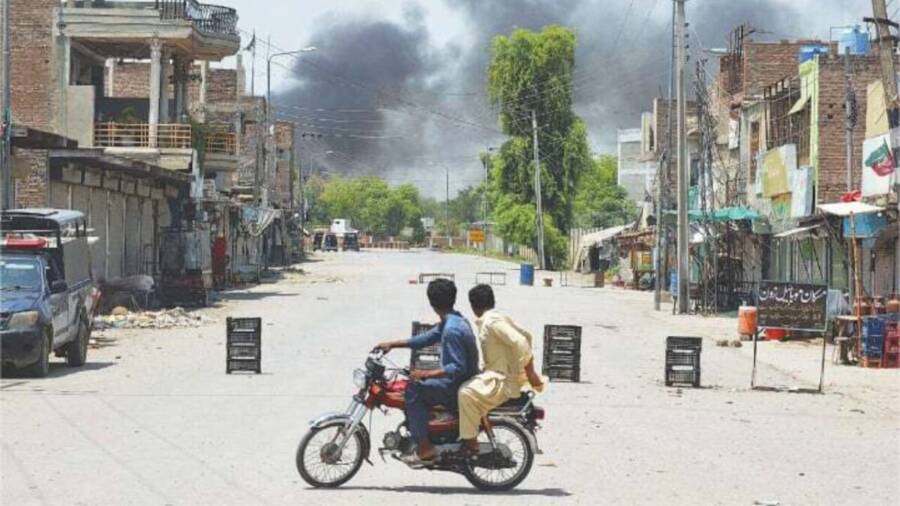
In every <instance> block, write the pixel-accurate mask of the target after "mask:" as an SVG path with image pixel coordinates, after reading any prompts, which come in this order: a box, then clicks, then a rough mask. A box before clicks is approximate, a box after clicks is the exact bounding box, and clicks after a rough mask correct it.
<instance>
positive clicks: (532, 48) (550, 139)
mask: <svg viewBox="0 0 900 506" xmlns="http://www.w3.org/2000/svg"><path fill="white" fill-rule="evenodd" d="M576 42H577V39H576V35H575V31H574V30H572V29H569V28H564V27H560V26H548V27H545V28H544V29H543V30H542V31H541V32H532V31H529V30H515V31H514V32H513V33H512V35H510V36H508V37H506V36H498V37H496V38H494V42H493V45H492V48H491V53H492V54H491V61H490V64H489V67H488V93H489V95H490V98H491V100H492V102H493V103H494V104H495V106H496V107H497V109H498V111H499V115H500V126H501V128H502V129H503V132H504V133H505V134H506V135H508V136H509V139H508V140H507V141H506V142H505V143H504V144H503V146H502V147H501V148H500V150H499V152H498V153H497V155H496V156H494V157H492V159H491V190H490V194H491V201H492V204H493V206H492V207H493V209H494V218H495V221H496V222H497V224H498V230H500V231H501V232H500V233H501V235H503V234H504V232H503V231H504V230H505V231H510V232H511V231H513V230H516V231H521V230H523V229H524V228H523V223H522V220H523V219H524V218H525V211H524V210H525V207H527V206H530V207H531V209H532V211H531V214H532V215H534V211H533V209H534V207H535V203H534V202H535V195H534V184H533V181H534V174H535V172H534V171H535V169H536V168H535V166H534V162H533V160H534V146H533V141H532V134H533V133H534V129H533V127H532V121H531V118H532V113H533V114H534V116H535V117H536V119H537V124H538V129H537V133H538V143H539V145H540V161H541V164H540V165H541V166H540V168H539V170H540V171H541V196H542V205H543V210H544V214H545V220H544V221H545V234H544V235H545V241H544V243H545V252H546V254H547V256H548V257H553V258H554V260H555V261H556V262H557V263H560V262H562V261H563V260H564V256H565V251H566V248H565V245H564V244H563V245H562V247H561V248H560V247H559V244H560V243H564V242H565V241H564V240H556V238H557V236H559V237H563V236H564V235H565V232H567V231H568V230H569V228H570V227H571V226H572V222H573V214H574V204H575V202H574V196H575V192H576V188H577V185H578V180H579V178H580V176H581V175H582V174H583V173H585V172H586V171H588V170H590V168H591V156H590V149H589V148H588V142H587V128H586V127H585V125H584V123H583V122H582V121H581V119H579V118H578V116H576V115H575V114H574V113H573V112H572V76H573V72H574V69H575V46H576ZM509 206H512V207H511V208H508V207H509ZM505 220H512V221H505ZM548 225H549V226H548ZM531 230H532V232H533V234H532V235H531V236H529V237H524V236H517V237H518V239H513V237H510V236H506V235H503V236H504V237H505V238H506V239H507V240H510V241H520V240H524V239H527V241H525V242H522V244H530V245H535V244H536V242H537V240H536V239H537V228H536V226H532V227H531Z"/></svg>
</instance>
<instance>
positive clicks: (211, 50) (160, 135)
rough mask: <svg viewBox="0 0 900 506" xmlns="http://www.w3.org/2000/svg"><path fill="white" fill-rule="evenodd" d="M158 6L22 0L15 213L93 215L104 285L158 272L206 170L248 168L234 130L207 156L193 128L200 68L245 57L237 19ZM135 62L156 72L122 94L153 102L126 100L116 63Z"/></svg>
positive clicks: (16, 1)
mask: <svg viewBox="0 0 900 506" xmlns="http://www.w3.org/2000/svg"><path fill="white" fill-rule="evenodd" d="M156 6H157V4H156V3H153V2H144V3H134V2H117V1H105V2H83V3H82V2H71V1H70V2H65V3H63V2H60V1H59V0H11V5H10V8H11V13H12V15H11V21H12V23H11V26H10V28H11V39H12V40H11V47H10V50H11V56H12V60H11V66H12V72H11V77H12V83H11V84H12V90H11V91H12V97H11V99H12V102H11V109H12V120H13V130H12V131H13V141H12V176H13V185H12V188H13V199H14V204H15V206H17V207H60V208H67V209H76V210H80V211H82V212H83V213H84V214H85V216H86V217H87V219H88V223H89V227H90V228H91V229H92V231H91V235H93V236H95V237H96V238H97V241H96V243H95V244H94V246H93V249H92V262H93V271H94V275H95V277H115V276H123V275H130V274H136V273H151V274H152V273H154V272H155V259H156V258H157V255H156V251H157V248H158V245H159V233H160V231H161V229H162V228H163V227H165V226H168V225H169V224H172V223H176V222H178V221H179V220H180V219H181V217H182V210H183V209H184V204H185V203H186V202H188V201H189V199H190V198H191V196H195V197H196V195H197V190H198V189H199V186H200V185H199V184H198V183H199V178H200V177H202V171H201V167H200V165H199V164H197V163H196V161H197V160H199V159H201V158H202V159H205V160H207V162H208V163H209V164H210V165H212V163H216V162H218V163H223V162H225V163H227V162H228V159H227V158H228V156H230V157H231V162H230V163H231V164H232V165H233V166H234V167H235V168H236V165H237V157H236V147H235V146H234V142H233V139H232V140H231V141H229V133H230V135H231V136H232V137H233V131H232V132H228V131H223V132H221V133H220V132H215V131H214V132H213V133H211V134H210V135H209V142H208V143H207V144H206V146H207V147H208V149H207V151H208V152H206V153H203V154H205V156H204V157H201V156H198V153H197V150H196V149H195V139H194V135H193V133H192V127H191V122H190V121H189V118H190V111H191V108H190V105H191V104H190V102H191V93H189V90H190V89H191V86H194V87H196V85H195V84H194V82H195V81H194V80H193V79H191V74H192V71H191V69H192V68H195V67H196V66H195V65H194V64H193V63H192V62H194V61H199V62H206V61H208V60H220V59H221V58H224V57H226V56H228V55H231V54H234V53H235V52H237V50H238V49H239V48H240V38H239V36H238V35H237V32H236V22H237V15H236V13H235V11H233V10H231V9H227V8H220V7H215V6H208V7H209V9H211V11H210V12H212V11H214V12H215V13H216V16H215V18H214V21H213V19H212V18H210V19H194V18H192V17H191V14H190V13H189V12H181V13H168V14H167V13H166V12H164V11H162V10H158V9H157V8H156ZM124 58H129V59H141V60H144V61H145V63H146V67H147V71H146V72H145V73H143V74H142V75H140V76H139V77H135V78H134V79H133V80H134V83H131V84H128V83H127V82H126V81H120V85H121V89H119V90H118V91H120V92H121V93H122V94H131V91H130V90H138V89H146V90H148V91H149V93H148V94H146V96H145V97H141V98H134V97H127V96H124V97H123V96H116V94H115V92H116V91H117V86H116V84H115V81H114V78H115V75H114V73H113V72H111V70H110V69H113V68H114V67H115V66H114V65H112V64H111V62H113V61H118V60H120V59H124ZM147 60H149V61H147ZM203 66H204V63H201V64H200V68H202V67H203ZM135 69H137V66H135ZM129 70H132V69H129ZM125 73H126V74H127V73H128V72H125ZM135 75H136V76H137V72H135ZM140 78H142V79H143V80H144V83H145V87H141V86H138V85H137V80H138V79H140ZM164 83H166V84H165V85H164ZM215 93H226V91H224V90H223V91H216V92H215ZM195 95H197V96H198V98H199V95H200V92H199V90H198V91H197V92H196V93H195ZM169 97H171V98H169ZM223 134H224V135H223ZM217 150H218V151H223V152H217ZM229 150H230V154H229ZM222 155H224V156H225V158H224V159H223V158H222ZM217 157H218V158H217ZM123 231H127V233H122V232H123Z"/></svg>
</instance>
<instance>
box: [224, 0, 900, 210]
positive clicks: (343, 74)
mask: <svg viewBox="0 0 900 506" xmlns="http://www.w3.org/2000/svg"><path fill="white" fill-rule="evenodd" d="M216 3H219V4H222V5H228V6H231V7H234V8H236V9H237V10H238V15H239V17H240V21H239V27H240V28H241V30H242V36H243V37H244V39H245V44H246V43H247V42H249V39H250V36H251V34H252V33H253V32H254V31H255V33H256V35H257V37H258V41H259V44H258V45H257V54H256V69H255V81H256V91H257V93H258V94H260V93H262V92H263V91H264V90H265V54H266V52H267V51H268V50H271V51H274V52H278V51H280V50H295V49H300V48H304V47H308V46H315V47H316V51H315V52H311V53H304V54H303V55H301V56H300V57H299V58H293V57H283V58H279V59H278V60H276V63H275V64H274V65H273V76H272V77H273V79H272V86H273V90H274V92H275V98H274V100H273V102H274V107H275V110H276V112H277V113H278V114H279V115H280V116H281V118H282V119H286V120H290V121H294V122H295V123H297V125H298V131H301V132H304V133H307V134H315V137H311V136H309V135H308V136H307V137H306V138H304V139H303V140H302V141H301V143H300V156H301V160H302V161H303V162H305V164H306V166H307V167H312V168H313V169H314V170H321V169H324V170H327V171H328V173H330V174H335V175H361V174H377V175H380V176H382V177H385V178H386V179H387V180H388V181H389V182H391V183H395V184H396V183H402V182H412V183H414V184H416V185H417V186H418V187H420V188H421V189H422V190H423V192H424V193H426V194H428V195H430V196H434V197H439V198H442V197H443V196H444V192H445V191H446V188H445V181H446V175H447V174H449V175H450V181H451V182H450V187H451V188H450V193H451V196H452V195H453V194H455V193H456V192H457V191H458V190H460V189H463V188H465V187H467V186H470V185H474V184H477V183H478V182H479V181H480V179H481V178H482V177H483V168H482V166H481V163H480V161H479V153H480V152H482V151H484V150H485V149H487V148H488V147H496V146H499V145H501V144H502V142H503V141H504V138H503V136H502V135H501V134H499V133H498V127H497V120H496V113H495V112H494V111H493V110H492V108H491V107H490V105H489V103H488V100H487V98H486V96H485V74H484V70H485V67H486V65H487V61H488V57H489V49H490V40H491V39H492V37H494V36H495V35H500V34H508V33H509V32H510V31H512V30H513V29H514V28H517V27H521V28H530V29H540V28H541V27H542V26H544V25H547V24H552V23H556V24H562V25H565V26H571V27H573V28H574V29H575V30H576V32H577V34H578V39H579V47H578V51H577V53H576V73H575V77H574V83H575V85H574V91H575V112H576V113H577V114H579V115H580V116H581V117H582V118H583V119H584V120H585V122H586V123H587V125H588V128H589V141H590V144H591V147H592V149H593V150H594V151H595V152H596V153H614V152H615V137H616V129H617V128H630V127H637V126H639V124H640V117H639V116H640V113H641V112H642V111H644V110H649V108H650V105H651V100H652V98H653V96H655V95H658V94H660V93H664V92H665V88H666V86H667V82H668V68H669V65H668V62H669V46H668V43H669V42H668V37H669V33H670V25H669V23H670V20H671V9H672V3H671V1H670V0H383V1H375V0H305V1H303V2H299V1H296V0H265V1H260V0H216ZM894 3H897V4H898V5H897V6H894V5H893V4H894ZM686 10H687V18H688V22H689V23H690V28H689V40H690V44H691V54H692V55H693V56H694V57H695V58H699V57H700V56H701V55H702V53H701V52H700V51H699V50H700V48H702V47H705V48H714V47H723V46H724V45H725V40H726V37H727V35H728V32H729V30H730V29H732V28H733V27H734V26H735V25H737V24H739V23H741V22H749V23H750V24H751V25H752V26H753V27H754V28H756V29H757V32H758V33H757V34H755V35H754V38H756V39H757V40H773V39H774V40H778V39H794V38H824V39H827V38H828V37H829V27H831V26H838V25H848V24H855V23H861V22H862V18H863V17H864V16H870V15H871V2H870V1H869V0H689V1H688V2H687V7H686ZM890 10H894V11H895V12H894V14H895V15H896V14H898V13H900V12H898V11H900V2H891V6H890V7H889V11H890ZM268 41H271V46H268V47H267V44H266V43H267V42H268ZM270 48H271V49H270ZM224 64H225V65H233V60H232V61H230V62H224ZM244 65H245V67H246V68H247V69H248V70H247V71H248V73H249V72H250V70H249V69H250V67H251V57H250V53H244ZM712 67H713V66H710V68H712ZM247 82H248V86H249V82H250V76H249V75H248V80H247Z"/></svg>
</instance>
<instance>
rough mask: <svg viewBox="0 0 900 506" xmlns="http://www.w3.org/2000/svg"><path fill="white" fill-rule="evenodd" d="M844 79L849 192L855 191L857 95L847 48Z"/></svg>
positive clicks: (845, 140) (845, 137)
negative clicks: (854, 150)
mask: <svg viewBox="0 0 900 506" xmlns="http://www.w3.org/2000/svg"><path fill="white" fill-rule="evenodd" d="M844 79H845V81H846V86H847V92H846V93H845V96H844V114H845V117H846V120H847V121H846V128H845V132H844V142H845V143H846V149H847V191H848V192H849V191H853V128H854V127H856V95H855V94H854V91H853V79H852V77H851V74H850V48H845V53H844Z"/></svg>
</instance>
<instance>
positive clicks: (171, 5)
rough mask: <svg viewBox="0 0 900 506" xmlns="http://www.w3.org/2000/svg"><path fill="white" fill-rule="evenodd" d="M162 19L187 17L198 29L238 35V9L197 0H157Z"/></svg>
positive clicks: (212, 32)
mask: <svg viewBox="0 0 900 506" xmlns="http://www.w3.org/2000/svg"><path fill="white" fill-rule="evenodd" d="M155 5H156V10H158V11H159V16H160V18H161V19H187V20H190V21H191V22H192V23H193V25H194V27H195V28H197V30H199V31H201V32H204V33H209V34H216V35H235V36H236V35H238V30H237V21H238V16H237V11H235V10H234V9H232V8H230V7H222V6H220V5H209V4H202V3H200V2H198V1H197V0H155Z"/></svg>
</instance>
